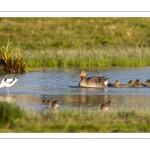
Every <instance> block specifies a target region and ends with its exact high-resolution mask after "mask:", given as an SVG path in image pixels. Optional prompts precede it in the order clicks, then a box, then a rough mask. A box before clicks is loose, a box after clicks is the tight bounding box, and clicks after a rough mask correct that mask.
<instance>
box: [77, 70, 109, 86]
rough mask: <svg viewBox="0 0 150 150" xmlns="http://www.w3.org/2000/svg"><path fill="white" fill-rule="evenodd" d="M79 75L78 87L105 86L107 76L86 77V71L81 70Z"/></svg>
mask: <svg viewBox="0 0 150 150" xmlns="http://www.w3.org/2000/svg"><path fill="white" fill-rule="evenodd" d="M79 76H80V77H81V81H80V82H79V85H78V86H80V87H99V88H106V87H107V83H108V80H109V78H105V77H104V76H102V77H88V78H86V72H85V71H81V72H80V74H79Z"/></svg>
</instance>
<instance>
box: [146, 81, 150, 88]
mask: <svg viewBox="0 0 150 150" xmlns="http://www.w3.org/2000/svg"><path fill="white" fill-rule="evenodd" d="M146 83H147V86H148V87H150V79H148V80H146Z"/></svg>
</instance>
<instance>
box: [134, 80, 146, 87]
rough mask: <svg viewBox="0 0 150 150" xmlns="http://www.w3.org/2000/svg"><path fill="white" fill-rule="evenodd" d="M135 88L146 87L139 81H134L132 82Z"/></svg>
mask: <svg viewBox="0 0 150 150" xmlns="http://www.w3.org/2000/svg"><path fill="white" fill-rule="evenodd" d="M134 85H135V87H146V86H147V85H146V84H144V83H141V81H140V80H139V79H137V80H135V82H134Z"/></svg>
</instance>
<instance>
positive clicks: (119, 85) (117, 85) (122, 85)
mask: <svg viewBox="0 0 150 150" xmlns="http://www.w3.org/2000/svg"><path fill="white" fill-rule="evenodd" d="M115 87H128V85H126V84H121V83H120V81H119V80H116V82H115Z"/></svg>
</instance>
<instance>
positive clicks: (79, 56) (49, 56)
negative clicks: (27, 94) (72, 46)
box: [23, 47, 150, 67]
mask: <svg viewBox="0 0 150 150" xmlns="http://www.w3.org/2000/svg"><path fill="white" fill-rule="evenodd" d="M23 55H24V56H25V57H24V59H25V61H26V65H27V66H28V67H37V66H39V67H40V66H63V67H65V66H81V67H82V66H100V67H109V66H125V67H130V66H132V67H133V66H136V67H142V66H149V65H150V57H149V56H150V48H147V47H146V48H139V47H135V48H129V47H128V48H119V47H118V48H113V47H101V48H100V49H93V50H84V49H79V50H57V51H56V50H40V51H34V52H32V51H23Z"/></svg>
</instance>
